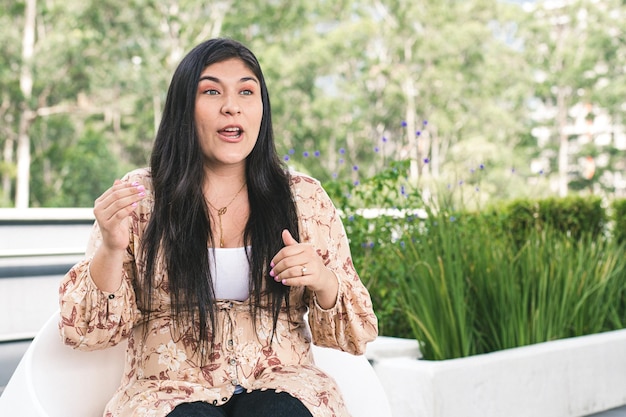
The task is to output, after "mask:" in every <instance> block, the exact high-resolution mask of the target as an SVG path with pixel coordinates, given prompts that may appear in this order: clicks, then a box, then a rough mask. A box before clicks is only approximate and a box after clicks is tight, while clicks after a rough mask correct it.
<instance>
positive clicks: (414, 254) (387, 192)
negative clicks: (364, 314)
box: [326, 163, 626, 360]
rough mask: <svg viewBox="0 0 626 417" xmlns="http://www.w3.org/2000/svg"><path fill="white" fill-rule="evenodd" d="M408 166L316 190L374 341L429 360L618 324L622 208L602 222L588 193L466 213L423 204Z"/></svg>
mask: <svg viewBox="0 0 626 417" xmlns="http://www.w3.org/2000/svg"><path fill="white" fill-rule="evenodd" d="M407 168H408V165H407V164H404V163H398V164H396V165H395V166H393V167H392V168H391V169H389V170H387V171H385V172H383V173H381V174H379V175H377V176H375V177H372V178H370V179H369V180H367V181H365V182H363V183H362V184H360V185H358V186H354V185H351V184H349V183H333V184H330V186H326V188H327V189H328V190H329V194H331V197H332V198H333V199H334V200H335V202H336V203H337V202H339V204H338V206H339V208H340V210H341V211H342V212H343V215H344V224H345V225H346V230H347V233H348V237H349V239H350V245H351V249H352V253H353V259H354V263H355V266H356V267H357V270H358V271H359V273H360V275H361V278H362V279H363V281H364V283H365V284H366V285H367V287H368V289H369V290H370V293H371V295H372V301H373V303H374V308H375V311H376V314H377V316H378V319H379V325H380V330H381V334H382V335H389V336H397V337H414V338H415V339H417V340H418V341H419V342H420V345H421V348H422V352H423V354H424V357H425V358H426V359H434V360H439V359H450V358H457V357H464V356H469V355H474V354H480V353H487V352H492V351H496V350H501V349H507V348H512V347H517V346H523V345H528V344H532V343H538V342H543V341H549V340H554V339H560V338H565V337H573V336H580V335H585V334H591V333H598V332H603V331H608V330H614V329H620V328H624V327H626V280H624V279H623V276H624V274H625V273H626V253H625V252H626V250H625V245H622V242H623V240H624V233H625V232H624V230H625V229H626V228H625V227H624V226H626V223H625V220H624V219H625V216H624V214H626V203H623V202H622V203H621V204H618V203H617V202H616V203H614V204H613V205H612V208H613V214H612V216H611V217H609V216H607V214H606V211H605V210H604V208H603V206H602V202H601V200H600V199H599V198H595V197H588V198H582V197H570V198H566V199H545V200H537V201H533V200H516V201H513V202H506V203H502V204H500V205H499V206H494V207H490V208H489V209H484V210H474V211H465V210H464V209H463V205H462V204H459V203H458V202H456V203H453V202H454V199H453V198H451V196H450V195H449V193H447V194H446V193H439V195H438V198H431V199H429V200H428V201H425V200H424V199H422V196H421V194H420V193H419V192H417V191H416V190H414V189H411V187H410V186H409V185H408V184H407V181H406V174H407ZM363 207H369V208H379V209H387V211H384V210H383V211H381V213H382V214H380V213H379V215H378V216H374V217H372V216H370V215H368V213H367V212H364V211H363V210H362V208H363ZM390 211H391V212H390ZM607 219H610V220H611V221H612V224H613V225H614V227H613V231H614V235H615V238H613V235H612V234H610V233H607V230H608V228H607V224H608V221H607Z"/></svg>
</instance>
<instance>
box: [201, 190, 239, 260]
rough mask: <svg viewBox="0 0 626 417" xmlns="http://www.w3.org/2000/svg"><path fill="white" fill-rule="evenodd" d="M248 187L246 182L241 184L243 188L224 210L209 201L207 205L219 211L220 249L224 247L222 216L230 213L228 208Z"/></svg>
mask: <svg viewBox="0 0 626 417" xmlns="http://www.w3.org/2000/svg"><path fill="white" fill-rule="evenodd" d="M245 186H246V183H245V182H244V183H243V184H241V188H240V189H239V191H237V193H236V194H235V196H234V197H233V198H231V199H230V201H229V202H228V204H226V205H225V206H224V207H222V208H219V209H218V208H217V207H215V206H214V205H213V204H211V202H210V201H209V200H208V199H207V201H206V202H207V203H209V206H211V208H212V209H213V210H215V211H217V220H218V222H219V224H220V248H223V247H224V228H223V226H222V216H223V215H224V214H226V212H227V211H228V207H230V205H231V204H233V201H235V199H236V198H237V196H238V195H239V193H241V191H242V190H243V187H245Z"/></svg>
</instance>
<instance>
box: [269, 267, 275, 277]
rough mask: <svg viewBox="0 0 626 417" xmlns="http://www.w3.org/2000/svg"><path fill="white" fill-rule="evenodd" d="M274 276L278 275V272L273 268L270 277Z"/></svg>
mask: <svg viewBox="0 0 626 417" xmlns="http://www.w3.org/2000/svg"><path fill="white" fill-rule="evenodd" d="M274 276H276V272H274V270H273V269H272V270H271V271H270V277H274Z"/></svg>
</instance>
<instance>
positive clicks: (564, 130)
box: [523, 0, 626, 196]
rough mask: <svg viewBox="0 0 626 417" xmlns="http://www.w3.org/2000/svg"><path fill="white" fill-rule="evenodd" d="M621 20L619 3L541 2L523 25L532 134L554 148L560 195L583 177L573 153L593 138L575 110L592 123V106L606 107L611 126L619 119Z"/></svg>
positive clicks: (622, 83) (608, 0)
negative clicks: (529, 72)
mask: <svg viewBox="0 0 626 417" xmlns="http://www.w3.org/2000/svg"><path fill="white" fill-rule="evenodd" d="M623 18H624V4H623V2H621V1H617V0H604V1H593V0H568V1H559V2H555V1H542V2H538V3H536V6H535V7H533V8H531V10H530V13H529V14H528V20H527V21H525V22H524V26H523V27H524V32H525V33H524V35H523V36H524V47H525V52H526V59H527V61H528V62H529V64H530V65H531V67H532V69H533V74H534V88H533V94H532V96H533V98H534V99H535V101H534V106H535V109H536V113H535V117H534V120H535V123H536V125H537V127H540V128H541V129H536V132H540V133H541V132H543V133H542V135H541V136H543V138H540V139H542V140H544V141H547V142H548V143H552V144H555V148H556V149H557V158H556V166H557V190H558V193H559V195H561V196H564V195H566V194H567V193H568V190H569V188H570V186H569V185H570V182H572V181H576V178H577V177H578V178H580V177H582V175H581V173H580V172H579V168H578V167H576V164H575V159H577V158H575V157H573V155H574V154H577V153H578V148H579V147H580V146H581V145H584V144H586V143H588V144H590V145H591V142H593V139H594V134H592V132H590V131H587V129H586V124H587V122H585V123H584V125H583V126H582V130H581V129H579V128H578V127H577V126H578V123H577V121H576V114H575V110H576V109H580V110H581V111H583V112H586V115H583V117H584V118H586V119H587V121H588V122H590V123H591V124H593V119H594V115H593V114H592V112H590V110H591V109H592V108H600V109H607V111H608V113H609V114H610V116H611V119H612V121H611V122H609V125H612V126H615V125H619V124H620V121H621V120H623V116H622V115H623V112H624V105H623V103H624V98H623V97H624V96H623V95H621V97H619V95H620V93H619V92H622V93H623V92H624V91H626V80H625V78H624V68H623V65H622V64H621V62H622V61H623V57H624V56H625V48H624V41H623V39H621V38H620V37H619V34H620V33H621V29H620V28H621V26H622V22H623ZM609 80H610V81H609ZM616 92H617V94H616ZM610 134H611V135H612V134H613V132H610ZM591 146H593V145H591ZM587 148H589V146H587ZM543 154H544V155H546V152H545V151H544V153H543ZM546 158H547V159H549V160H551V159H552V158H551V157H550V156H549V155H548V156H546ZM545 169H546V171H549V170H550V167H545Z"/></svg>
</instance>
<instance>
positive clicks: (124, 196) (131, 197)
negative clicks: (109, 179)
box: [94, 180, 146, 221]
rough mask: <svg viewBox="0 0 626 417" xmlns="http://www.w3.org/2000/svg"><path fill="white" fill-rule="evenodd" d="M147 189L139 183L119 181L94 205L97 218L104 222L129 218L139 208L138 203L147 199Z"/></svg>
mask: <svg viewBox="0 0 626 417" xmlns="http://www.w3.org/2000/svg"><path fill="white" fill-rule="evenodd" d="M145 196H146V192H145V187H144V186H143V185H141V184H139V183H132V184H127V183H122V182H120V181H119V180H118V181H116V182H115V183H114V185H113V186H112V187H111V188H109V189H108V190H107V191H105V193H104V194H102V196H101V197H100V198H98V199H97V200H96V203H95V205H94V213H95V214H96V215H97V216H96V217H99V218H101V219H102V220H104V221H109V220H111V219H113V218H124V217H127V216H128V215H129V214H130V213H131V212H132V211H133V210H134V209H135V207H136V206H137V204H138V202H139V201H141V200H142V199H143V198H145Z"/></svg>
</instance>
